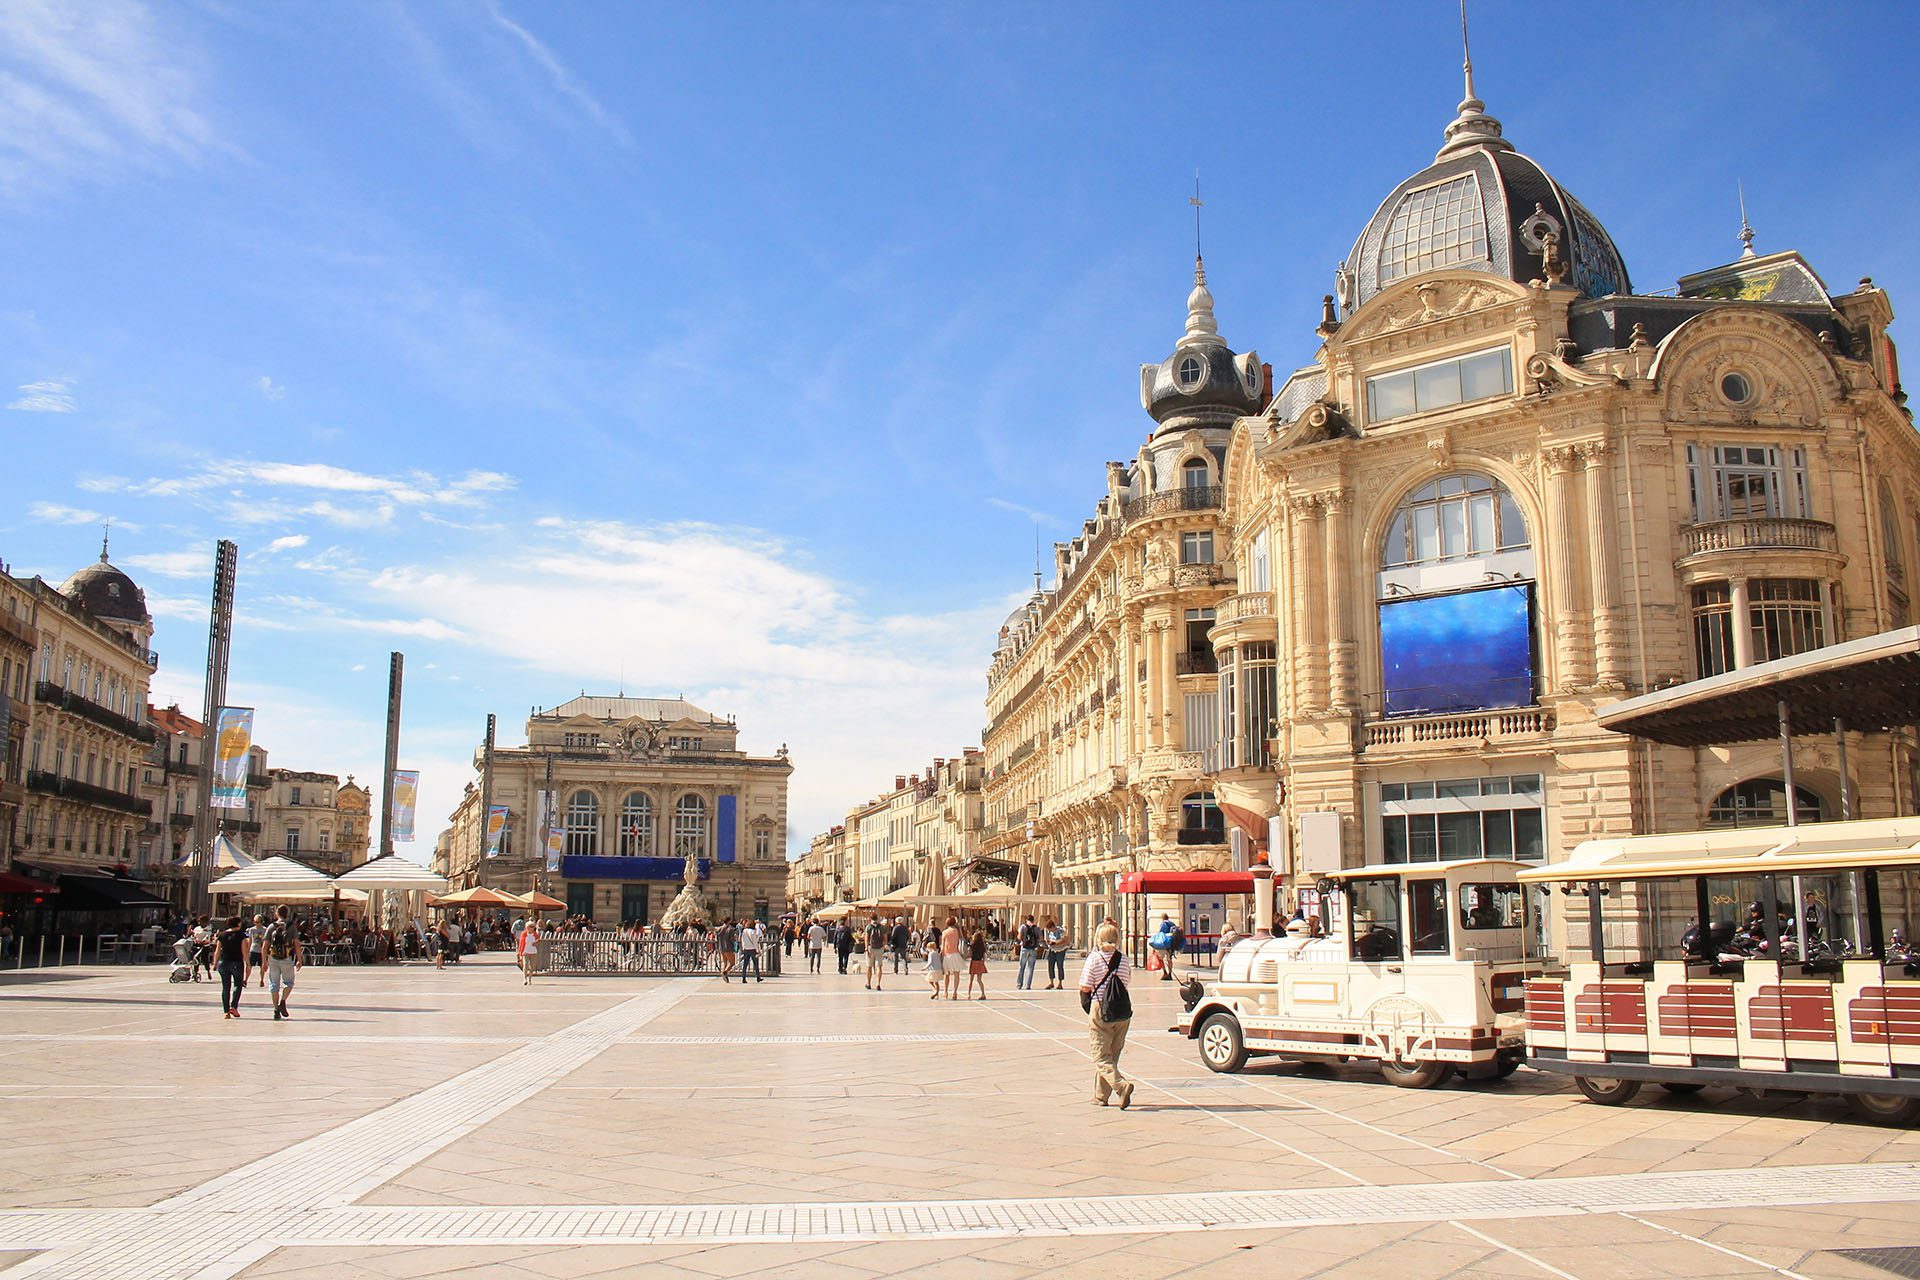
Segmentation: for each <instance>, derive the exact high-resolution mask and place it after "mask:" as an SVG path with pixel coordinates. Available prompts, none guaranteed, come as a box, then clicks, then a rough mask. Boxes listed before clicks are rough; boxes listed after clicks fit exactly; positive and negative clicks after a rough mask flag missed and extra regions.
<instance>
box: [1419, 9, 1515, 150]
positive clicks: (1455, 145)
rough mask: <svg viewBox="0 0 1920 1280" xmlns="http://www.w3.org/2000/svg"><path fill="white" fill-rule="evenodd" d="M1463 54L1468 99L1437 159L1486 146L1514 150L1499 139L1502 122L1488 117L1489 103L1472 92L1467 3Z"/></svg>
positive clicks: (1462, 23)
mask: <svg viewBox="0 0 1920 1280" xmlns="http://www.w3.org/2000/svg"><path fill="white" fill-rule="evenodd" d="M1460 51H1461V54H1462V59H1463V60H1462V63H1461V70H1462V71H1463V72H1464V73H1465V76H1466V92H1467V96H1466V97H1464V98H1462V99H1461V100H1460V108H1459V114H1457V115H1455V116H1454V118H1453V121H1452V122H1451V123H1450V124H1448V125H1447V129H1446V140H1445V141H1444V142H1442V143H1441V144H1440V151H1439V153H1438V154H1437V155H1435V156H1434V159H1436V160H1442V159H1445V158H1446V157H1447V156H1450V155H1457V154H1458V153H1460V152H1462V151H1469V150H1471V149H1473V148H1474V147H1485V148H1486V149H1487V150H1489V151H1511V150H1513V144H1512V143H1511V142H1508V141H1507V140H1506V139H1505V138H1502V137H1501V136H1500V122H1499V121H1498V120H1495V119H1494V118H1493V117H1492V116H1490V115H1488V114H1487V112H1486V106H1487V104H1486V103H1484V102H1482V101H1480V98H1479V96H1478V95H1477V94H1475V93H1474V91H1473V47H1472V46H1471V45H1469V44H1468V43H1467V0H1460Z"/></svg>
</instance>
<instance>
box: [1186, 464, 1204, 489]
mask: <svg viewBox="0 0 1920 1280" xmlns="http://www.w3.org/2000/svg"><path fill="white" fill-rule="evenodd" d="M1180 478H1181V481H1182V483H1183V485H1184V487H1186V488H1188V489H1204V488H1206V487H1207V484H1208V479H1207V464H1206V461H1205V460H1204V459H1202V458H1188V459H1187V461H1186V463H1185V465H1183V466H1182V467H1181V468H1180Z"/></svg>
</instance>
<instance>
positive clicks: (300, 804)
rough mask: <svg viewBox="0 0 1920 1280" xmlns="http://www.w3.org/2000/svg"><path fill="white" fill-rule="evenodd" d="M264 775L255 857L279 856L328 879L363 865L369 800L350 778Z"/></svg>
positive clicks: (301, 772)
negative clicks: (258, 839)
mask: <svg viewBox="0 0 1920 1280" xmlns="http://www.w3.org/2000/svg"><path fill="white" fill-rule="evenodd" d="M266 773H267V776H266V781H267V784H268V785H267V791H266V795H265V797H264V799H263V801H262V803H261V821H262V831H261V835H260V846H259V849H258V853H259V854H260V856H262V857H267V856H271V855H273V854H284V855H285V856H287V857H289V858H296V859H298V860H299V861H301V862H304V863H307V864H308V865H309V866H312V867H313V868H315V869H316V870H319V871H324V872H326V873H327V874H328V875H330V876H337V875H344V874H345V873H346V872H348V871H351V870H352V869H353V868H355V867H357V866H359V865H360V864H361V863H363V862H365V861H366V860H367V845H368V834H367V810H368V808H369V805H370V801H371V799H372V797H371V795H370V794H369V793H368V790H367V788H365V787H363V786H360V785H359V784H358V783H356V782H354V780H353V775H352V774H348V775H347V780H346V781H345V782H341V781H340V775H339V774H337V773H318V772H314V771H312V770H307V769H269V770H267V771H266ZM249 785H250V786H251V781H249ZM248 799H249V801H251V800H252V796H251V795H249V797H248ZM243 843H244V842H243Z"/></svg>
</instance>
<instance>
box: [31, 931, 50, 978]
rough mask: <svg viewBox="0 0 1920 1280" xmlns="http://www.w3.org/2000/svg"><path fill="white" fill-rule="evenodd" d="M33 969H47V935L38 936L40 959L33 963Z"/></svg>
mask: <svg viewBox="0 0 1920 1280" xmlns="http://www.w3.org/2000/svg"><path fill="white" fill-rule="evenodd" d="M33 967H34V968H36V969H44V968H46V967H47V935H46V934H44V933H43V934H41V935H40V958H39V959H38V960H35V961H34V962H33Z"/></svg>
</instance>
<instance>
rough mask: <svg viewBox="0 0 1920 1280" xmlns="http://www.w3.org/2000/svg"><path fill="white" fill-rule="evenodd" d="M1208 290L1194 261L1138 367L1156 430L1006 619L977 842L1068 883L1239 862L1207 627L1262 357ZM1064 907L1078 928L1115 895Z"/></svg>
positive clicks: (1091, 888) (1228, 589) (1226, 589)
mask: <svg viewBox="0 0 1920 1280" xmlns="http://www.w3.org/2000/svg"><path fill="white" fill-rule="evenodd" d="M1213 306H1214V303H1213V295H1212V293H1211V292H1210V291H1209V289H1208V287H1207V280H1206V272H1205V269H1204V266H1203V265H1202V264H1201V263H1200V262H1199V261H1198V260H1196V261H1195V264H1194V285H1193V291H1192V293H1191V294H1190V295H1189V296H1188V298H1187V324H1186V331H1185V332H1184V334H1182V336H1181V338H1180V340H1179V342H1178V343H1176V344H1175V347H1174V350H1173V353H1172V354H1171V355H1169V356H1167V357H1166V358H1165V359H1164V360H1162V361H1160V362H1159V363H1158V364H1150V365H1145V366H1142V368H1141V370H1140V401H1141V406H1142V407H1143V408H1144V409H1145V410H1146V411H1147V413H1148V415H1149V416H1150V417H1151V418H1152V419H1153V423H1154V426H1153V429H1152V431H1151V432H1150V433H1149V434H1148V437H1147V439H1146V441H1145V442H1144V443H1143V444H1142V445H1141V446H1140V449H1139V451H1138V452H1137V453H1136V455H1135V457H1134V459H1133V461H1132V462H1130V463H1119V462H1112V463H1108V464H1107V492H1106V494H1105V496H1104V497H1103V498H1101V500H1100V502H1099V503H1098V505H1097V506H1096V507H1095V510H1094V514H1093V516H1092V518H1091V519H1089V520H1087V521H1086V522H1085V524H1084V526H1083V527H1082V529H1081V532H1080V535H1079V536H1078V537H1076V538H1075V539H1074V540H1073V541H1072V542H1070V543H1065V544H1061V545H1059V546H1057V547H1056V548H1055V563H1054V569H1055V584H1054V586H1053V588H1052V589H1051V590H1049V591H1043V590H1040V589H1039V588H1038V587H1037V586H1036V589H1035V591H1034V594H1033V596H1032V598H1031V599H1029V600H1028V602H1027V603H1026V604H1024V605H1023V606H1022V607H1021V608H1020V609H1018V610H1016V611H1015V612H1014V614H1013V615H1012V616H1011V617H1009V618H1008V619H1007V623H1006V625H1005V626H1004V627H1002V628H1001V632H1000V637H999V645H998V648H997V649H996V651H995V653H994V657H993V661H992V663H991V664H990V666H989V668H988V672H987V716H988V724H987V728H986V732H985V734H984V740H983V745H984V748H985V755H986V767H987V776H986V783H985V802H986V825H985V828H984V829H983V834H984V837H985V838H984V841H983V844H982V852H983V854H984V855H985V856H986V857H988V858H993V859H1000V860H1004V861H1006V862H1008V863H1011V864H1014V865H1037V864H1038V862H1039V860H1040V859H1041V858H1046V857H1050V858H1052V859H1053V862H1054V866H1055V874H1056V879H1057V883H1058V886H1059V888H1060V890H1061V891H1062V892H1069V893H1083V894H1098V893H1104V892H1108V891H1109V890H1110V889H1111V887H1112V884H1113V881H1114V879H1115V877H1117V876H1118V875H1120V874H1122V873H1124V872H1128V871H1137V870H1189V869H1224V868H1226V867H1227V866H1228V865H1229V838H1228V834H1227V822H1226V815H1225V814H1224V813H1223V811H1222V809H1221V807H1220V805H1219V802H1218V797H1217V796H1216V794H1215V791H1214V786H1213V782H1212V777H1213V775H1214V773H1215V772H1216V769H1217V754H1218V750H1219V741H1220V722H1219V717H1220V710H1219V694H1218V679H1217V675H1216V669H1215V662H1214V657H1213V650H1212V648H1211V646H1210V644H1209V641H1208V635H1209V633H1210V632H1211V630H1212V628H1213V626H1214V625H1215V623H1216V621H1217V618H1218V610H1219V607H1220V604H1221V602H1222V601H1223V600H1225V599H1227V598H1228V597H1229V596H1231V595H1232V593H1233V592H1234V590H1235V583H1234V580H1233V571H1232V569H1231V567H1230V566H1229V564H1228V563H1226V560H1227V557H1226V555H1225V554H1224V553H1225V551H1226V547H1227V540H1228V532H1227V530H1226V528H1225V527H1224V525H1223V523H1222V517H1223V508H1224V500H1225V491H1224V489H1223V486H1222V478H1221V477H1222V466H1223V462H1224V458H1225V455H1226V452H1227V445H1228V441H1229V439H1230V437H1231V434H1232V430H1233V425H1234V423H1235V421H1236V420H1237V419H1238V418H1240V417H1241V416H1242V415H1244V414H1248V413H1251V412H1253V411H1255V410H1256V409H1258V408H1259V407H1260V405H1261V404H1262V403H1264V400H1265V395H1266V390H1267V385H1268V374H1267V371H1266V369H1265V368H1264V367H1263V366H1262V365H1261V363H1260V359H1259V357H1258V356H1256V355H1254V354H1252V353H1248V354H1245V355H1241V354H1238V353H1236V352H1234V351H1233V350H1232V348H1230V347H1229V346H1228V345H1227V344H1226V342H1225V341H1224V340H1223V339H1222V338H1221V337H1220V334H1219V330H1218V328H1217V325H1216V322H1215V319H1214V314H1213ZM1068 914H1069V916H1070V918H1071V920H1070V923H1071V924H1072V925H1073V927H1074V929H1075V933H1076V936H1085V933H1086V929H1087V926H1088V925H1089V924H1090V923H1092V922H1093V921H1094V920H1097V919H1098V918H1099V917H1100V916H1101V915H1103V914H1105V912H1104V910H1103V909H1101V908H1098V907H1081V908H1074V909H1072V910H1070V911H1069V912H1068Z"/></svg>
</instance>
